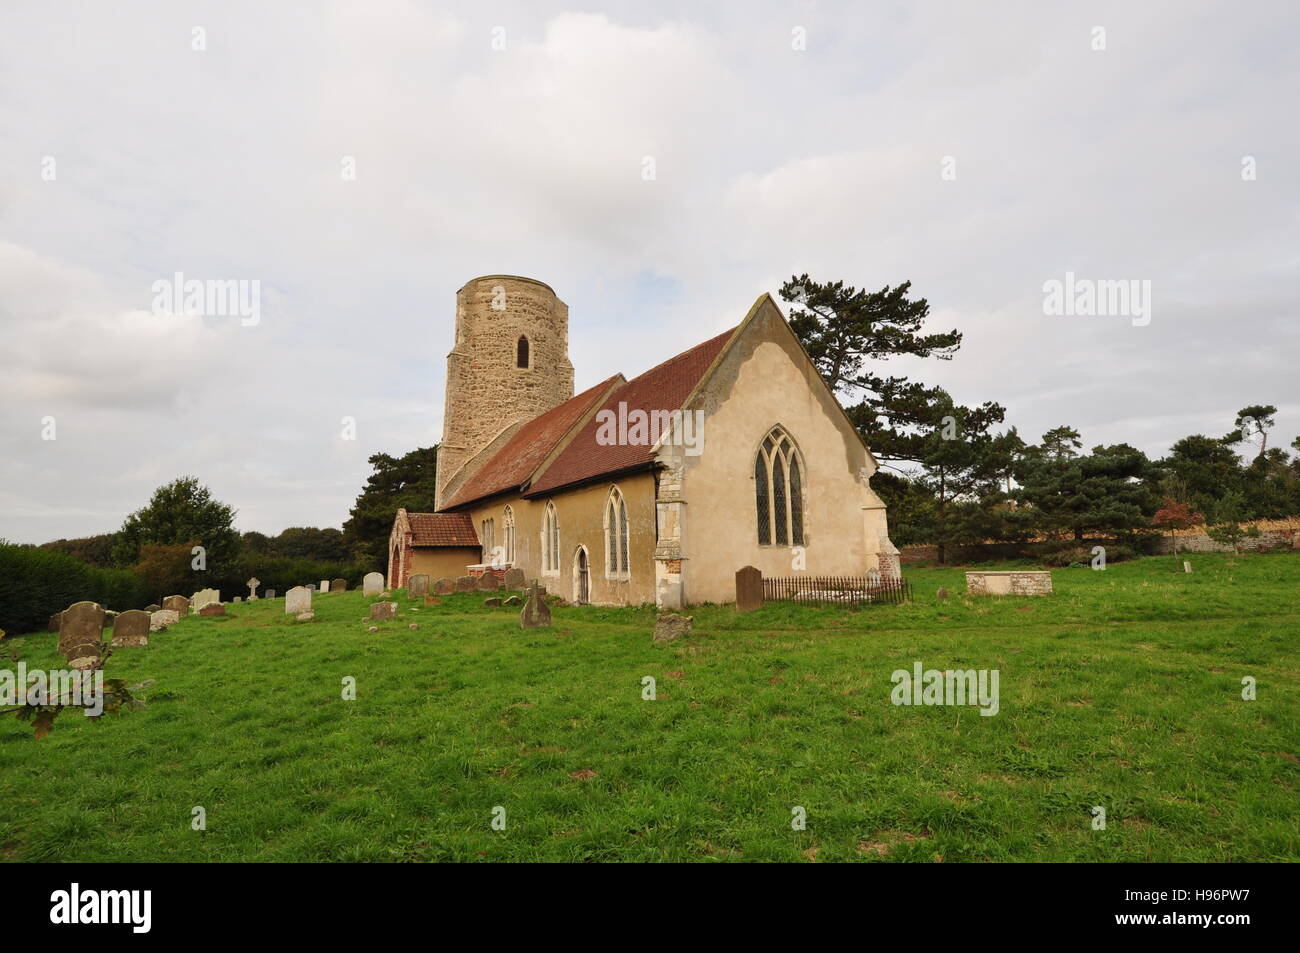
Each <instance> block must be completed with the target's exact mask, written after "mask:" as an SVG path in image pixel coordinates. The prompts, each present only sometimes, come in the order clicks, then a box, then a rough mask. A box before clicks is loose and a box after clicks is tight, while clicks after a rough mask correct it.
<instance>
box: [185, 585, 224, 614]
mask: <svg viewBox="0 0 1300 953" xmlns="http://www.w3.org/2000/svg"><path fill="white" fill-rule="evenodd" d="M220 601H221V593H220V592H218V591H217V590H216V589H200V590H199V591H198V592H196V593H194V595H192V596H190V605H192V606H193V607H194V608H195V609H202V608H203V607H204V606H206V605H207V604H208V603H209V602H220Z"/></svg>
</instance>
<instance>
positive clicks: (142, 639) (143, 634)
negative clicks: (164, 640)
mask: <svg viewBox="0 0 1300 953" xmlns="http://www.w3.org/2000/svg"><path fill="white" fill-rule="evenodd" d="M149 622H150V618H149V613H147V612H145V611H144V610H143V609H128V610H126V611H125V612H121V613H119V614H118V616H117V619H116V620H115V621H114V622H113V648H139V647H141V646H145V645H148V644H149Z"/></svg>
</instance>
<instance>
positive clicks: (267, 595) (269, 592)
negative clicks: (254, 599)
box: [262, 589, 275, 599]
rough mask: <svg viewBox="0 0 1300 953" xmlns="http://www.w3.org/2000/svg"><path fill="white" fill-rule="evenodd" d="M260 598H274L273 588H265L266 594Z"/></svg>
mask: <svg viewBox="0 0 1300 953" xmlns="http://www.w3.org/2000/svg"><path fill="white" fill-rule="evenodd" d="M262 598H263V599H274V598H275V590H274V589H268V590H266V595H265V596H263V597H262Z"/></svg>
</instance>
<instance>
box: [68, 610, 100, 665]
mask: <svg viewBox="0 0 1300 953" xmlns="http://www.w3.org/2000/svg"><path fill="white" fill-rule="evenodd" d="M103 645H104V610H103V609H101V608H100V607H99V606H98V605H96V604H95V603H93V602H77V603H74V604H72V605H70V606H68V608H66V609H64V610H63V618H62V619H61V620H60V621H59V651H60V652H61V653H63V654H64V655H65V656H67V659H68V664H69V665H70V666H72V667H73V668H75V669H88V668H94V667H95V666H96V665H98V664H99V657H100V654H101V653H102V652H103Z"/></svg>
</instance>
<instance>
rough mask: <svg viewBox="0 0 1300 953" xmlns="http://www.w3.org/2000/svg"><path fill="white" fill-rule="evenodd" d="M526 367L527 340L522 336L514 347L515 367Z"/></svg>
mask: <svg viewBox="0 0 1300 953" xmlns="http://www.w3.org/2000/svg"><path fill="white" fill-rule="evenodd" d="M527 366H528V338H526V337H523V336H522V335H521V336H520V338H519V343H518V344H517V345H516V346H515V367H527Z"/></svg>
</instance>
